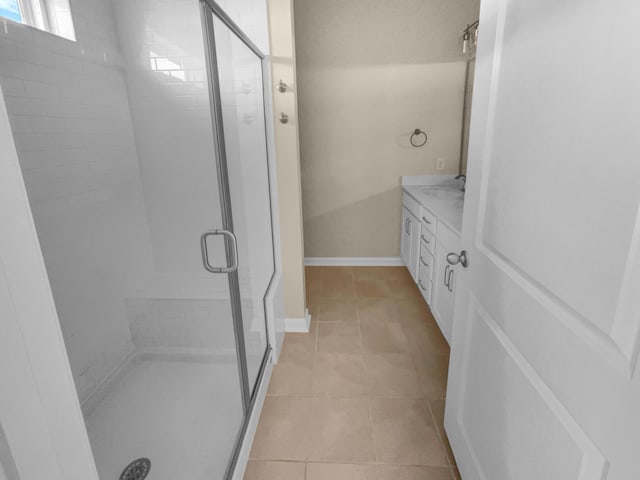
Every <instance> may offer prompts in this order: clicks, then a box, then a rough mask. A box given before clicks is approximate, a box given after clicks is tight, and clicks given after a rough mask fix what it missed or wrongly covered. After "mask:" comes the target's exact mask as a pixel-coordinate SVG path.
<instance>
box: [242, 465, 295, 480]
mask: <svg viewBox="0 0 640 480" xmlns="http://www.w3.org/2000/svg"><path fill="white" fill-rule="evenodd" d="M305 470H306V464H305V463H304V462H263V461H255V460H250V461H249V463H248V464H247V469H246V471H245V473H244V480H305Z"/></svg>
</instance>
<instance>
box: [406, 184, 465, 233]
mask: <svg viewBox="0 0 640 480" xmlns="http://www.w3.org/2000/svg"><path fill="white" fill-rule="evenodd" d="M461 186H462V183H461V181H457V180H454V177H453V175H428V176H419V177H402V189H403V191H405V192H406V193H407V194H408V195H410V196H411V197H413V198H414V199H415V200H416V201H417V202H419V203H420V204H421V205H422V206H424V207H426V208H428V209H429V210H431V212H432V213H433V214H435V215H436V216H437V217H438V221H440V222H443V223H444V224H446V225H447V226H448V227H449V228H451V229H452V230H453V231H454V232H456V233H457V234H458V235H460V232H461V231H462V209H463V207H464V193H463V192H462V191H461V190H460V188H461Z"/></svg>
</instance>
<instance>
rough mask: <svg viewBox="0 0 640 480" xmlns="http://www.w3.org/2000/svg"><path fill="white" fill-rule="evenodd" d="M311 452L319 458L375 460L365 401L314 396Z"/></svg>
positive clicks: (316, 458) (318, 459)
mask: <svg viewBox="0 0 640 480" xmlns="http://www.w3.org/2000/svg"><path fill="white" fill-rule="evenodd" d="M309 413H310V415H311V416H312V417H313V428H314V437H313V453H312V455H311V458H310V460H312V461H319V462H323V461H326V462H342V463H368V462H374V461H375V450H374V447H373V431H372V428H371V417H370V413H369V403H368V400H366V399H353V398H314V399H313V410H311V411H310V412H309Z"/></svg>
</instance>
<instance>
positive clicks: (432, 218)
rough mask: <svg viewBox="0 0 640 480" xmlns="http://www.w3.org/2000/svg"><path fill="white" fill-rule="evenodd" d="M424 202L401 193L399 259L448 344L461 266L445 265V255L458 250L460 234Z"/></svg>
mask: <svg viewBox="0 0 640 480" xmlns="http://www.w3.org/2000/svg"><path fill="white" fill-rule="evenodd" d="M418 198H419V197H418ZM426 202H427V200H425V201H422V202H418V201H417V200H416V199H415V198H414V197H413V196H411V195H408V194H407V193H406V192H405V193H404V194H403V197H402V243H401V257H402V261H403V263H404V264H405V265H406V267H407V269H408V270H409V273H410V274H411V276H412V277H413V280H414V281H415V282H416V284H417V285H418V289H419V290H420V293H421V294H422V296H423V298H424V300H425V302H426V303H427V305H429V308H430V309H431V312H432V313H433V316H434V318H435V319H436V322H437V323H438V326H439V327H440V330H441V331H442V334H443V335H444V337H445V338H446V339H447V341H448V342H451V331H452V327H453V308H454V303H455V302H454V300H455V293H456V283H457V276H458V274H459V269H460V268H461V267H460V266H459V265H455V266H453V265H449V263H448V262H447V255H448V254H449V253H451V252H459V251H460V250H461V249H460V235H459V233H456V232H455V231H454V230H453V229H451V228H450V227H449V224H447V223H446V222H445V221H441V220H440V218H439V216H438V214H437V213H435V212H438V210H437V209H435V208H434V210H433V211H432V210H431V209H430V208H429V206H430V204H429V203H426Z"/></svg>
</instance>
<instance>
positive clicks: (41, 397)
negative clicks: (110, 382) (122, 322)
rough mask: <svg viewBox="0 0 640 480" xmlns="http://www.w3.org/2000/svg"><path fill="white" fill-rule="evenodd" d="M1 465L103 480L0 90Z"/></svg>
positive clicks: (11, 472) (10, 470)
mask: <svg viewBox="0 0 640 480" xmlns="http://www.w3.org/2000/svg"><path fill="white" fill-rule="evenodd" d="M0 152H2V154H1V155H0V224H2V235H0V384H1V385H2V386H3V388H4V391H5V392H11V395H6V394H5V395H0V462H2V464H3V466H4V470H5V471H6V474H7V475H8V476H9V479H10V480H16V479H20V480H38V479H41V478H48V479H52V480H66V479H69V478H83V479H87V480H98V472H97V470H96V466H95V462H94V460H93V452H92V451H91V445H90V443H89V437H88V435H87V431H86V427H85V423H84V418H83V416H82V410H81V408H80V401H79V399H78V394H77V391H76V387H75V383H74V380H73V376H72V373H71V367H70V364H69V359H68V356H67V350H66V348H65V344H64V339H63V337H62V330H61V328H60V322H59V319H58V315H57V312H56V308H55V304H54V300H53V294H52V292H51V286H50V284H49V277H48V276H47V271H46V267H45V264H44V259H43V257H42V251H41V249H40V241H39V239H38V235H37V232H36V227H35V223H34V221H33V216H32V214H31V206H30V204H29V199H28V197H27V191H26V187H25V184H24V179H23V176H22V170H21V168H20V164H19V162H18V155H17V152H16V148H15V144H14V141H13V133H12V131H11V126H10V124H9V117H8V114H7V110H6V107H5V102H4V96H3V94H2V89H1V88H0Z"/></svg>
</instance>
